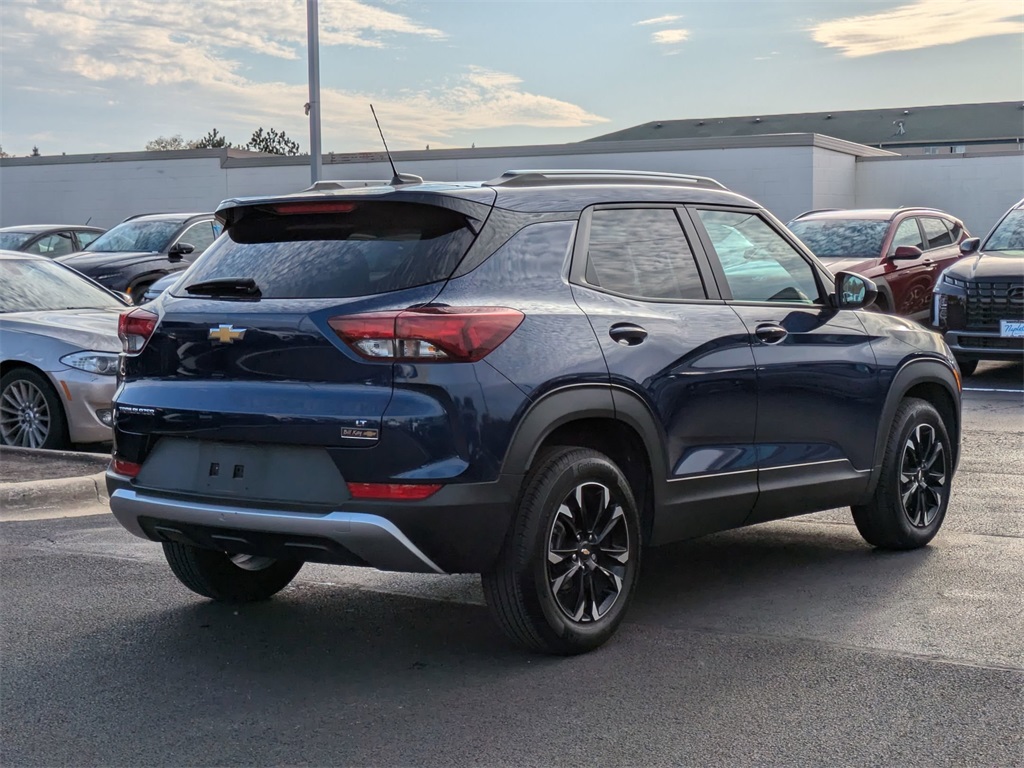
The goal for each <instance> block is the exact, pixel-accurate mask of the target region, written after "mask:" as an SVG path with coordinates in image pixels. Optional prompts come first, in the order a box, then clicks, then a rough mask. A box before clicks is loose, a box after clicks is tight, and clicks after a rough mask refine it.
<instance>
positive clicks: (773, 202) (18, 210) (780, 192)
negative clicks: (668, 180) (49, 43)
mask: <svg viewBox="0 0 1024 768" xmlns="http://www.w3.org/2000/svg"><path fill="white" fill-rule="evenodd" d="M514 149H516V150H517V151H516V152H515V153H514V154H513V155H512V156H497V155H496V153H491V154H490V155H489V156H488V154H487V153H486V152H485V151H481V156H480V157H479V158H477V157H465V153H464V152H462V153H459V155H460V156H457V157H452V156H451V155H452V154H453V153H446V152H443V151H436V152H430V153H424V152H417V153H408V154H409V155H411V157H409V158H403V157H401V156H400V155H399V156H397V157H396V163H397V164H398V168H399V170H400V171H402V172H404V173H415V174H418V175H420V176H422V177H423V178H425V179H428V180H436V181H466V180H473V181H477V180H486V179H491V178H495V177H496V176H499V175H500V174H501V173H503V172H504V171H506V170H509V169H517V168H602V169H616V170H646V171H663V172H671V173H689V174H697V175H702V176H711V177H713V178H716V179H718V180H719V181H721V182H722V183H723V184H725V185H726V186H728V187H729V188H730V189H733V190H735V191H737V192H739V193H740V194H744V195H747V196H749V197H751V198H753V199H754V200H757V201H758V202H759V203H761V204H763V205H765V206H766V207H767V208H768V209H769V210H771V211H772V212H773V213H775V214H776V215H777V216H779V217H780V218H782V219H783V220H787V217H792V216H793V215H795V214H797V213H799V212H800V211H803V210H806V209H807V208H810V207H812V197H813V195H812V181H813V173H812V169H813V165H814V163H815V162H816V158H823V157H828V156H829V155H833V154H841V153H838V152H833V151H831V150H827V149H820V148H816V147H812V146H810V145H806V146H783V147H776V146H770V147H739V148H735V147H734V148H728V149H694V150H671V151H663V150H650V151H639V152H637V151H617V152H609V151H603V152H602V151H595V152H582V151H581V147H580V145H573V147H572V151H571V152H567V153H566V154H564V155H559V154H553V153H551V152H550V151H548V152H545V153H538V154H536V155H528V154H525V153H523V152H522V150H521V149H520V148H514ZM133 154H135V153H133ZM137 154H140V155H141V154H142V153H137ZM182 154H183V153H174V155H175V156H174V157H171V156H170V153H168V157H166V158H165V157H161V156H157V157H156V158H155V159H154V158H144V159H134V158H132V159H124V160H116V159H110V160H107V161H100V162H71V161H70V158H68V159H65V158H54V159H53V161H52V162H47V160H49V158H42V159H40V160H39V161H33V162H24V161H22V162H19V163H13V164H12V163H4V164H3V165H2V166H0V226H10V225H15V224H38V223H84V222H85V221H86V220H89V219H91V223H93V224H96V225H98V226H105V227H110V226H113V225H114V224H116V223H118V222H120V221H122V220H123V219H124V218H125V217H127V216H129V215H132V214H135V213H145V212H157V211H168V212H172V211H173V212H177V211H204V210H213V209H214V208H215V207H216V206H217V204H218V203H219V202H220V201H221V200H224V199H226V198H229V197H244V196H249V195H263V194H275V193H287V192H295V191H298V190H301V189H304V188H305V187H307V186H309V167H308V165H304V164H296V163H294V161H293V160H292V159H291V158H289V160H288V161H282V159H278V158H271V159H269V160H267V159H263V158H252V159H250V158H244V159H242V160H239V159H237V158H228V159H226V160H225V158H224V156H223V153H217V152H216V151H212V150H207V151H206V152H205V153H204V152H202V151H198V152H191V153H185V154H191V155H196V154H206V156H203V157H183V156H182ZM424 155H435V157H436V159H435V158H434V157H425V156H424ZM113 157H116V156H113ZM379 157H380V159H379V160H376V159H375V158H374V160H371V161H348V162H339V163H335V164H331V163H326V164H325V165H324V178H334V179H379V180H385V181H386V180H388V179H390V178H391V168H390V166H389V165H388V163H387V161H386V159H385V158H384V157H383V155H381V156H379Z"/></svg>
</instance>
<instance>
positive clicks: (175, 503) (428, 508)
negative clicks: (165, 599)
mask: <svg viewBox="0 0 1024 768" xmlns="http://www.w3.org/2000/svg"><path fill="white" fill-rule="evenodd" d="M520 480H521V478H519V477H518V476H513V475H503V476H502V478H501V479H500V480H499V481H498V482H495V483H475V484H465V485H451V486H447V487H445V488H443V489H442V490H441V491H439V492H438V493H437V494H435V495H434V496H433V497H431V498H430V499H428V500H426V501H424V502H408V503H392V504H380V503H371V502H364V503H355V502H346V503H345V507H346V508H344V509H338V510H334V511H330V512H324V513H312V512H308V511H293V510H288V509H275V508H267V507H265V506H262V505H261V506H259V507H256V506H246V505H245V502H244V501H240V500H234V499H231V500H227V499H223V500H222V499H195V498H186V497H175V496H173V495H169V494H165V493H162V492H148V491H147V490H146V489H144V488H136V487H134V486H133V485H132V483H131V481H130V480H129V479H128V478H126V477H123V476H121V475H117V474H114V473H113V472H108V473H107V487H108V489H109V491H110V509H111V511H112V512H113V514H114V517H116V518H117V520H118V522H119V523H121V525H123V526H124V527H125V528H126V529H127V530H128V531H129V532H131V533H133V534H135V535H136V536H139V537H141V538H144V539H149V540H152V541H182V542H185V543H189V544H193V545H195V546H201V547H207V548H216V549H223V550H225V551H229V552H232V553H235V552H238V553H245V554H253V555H268V556H271V557H291V558H294V559H297V560H308V561H313V562H326V563H337V564H342V565H361V566H371V567H374V568H377V569H379V570H383V571H404V572H409V573H482V572H485V571H487V570H490V568H492V567H493V565H494V562H495V560H496V559H497V557H498V554H499V552H500V550H501V546H502V544H503V543H504V539H505V534H506V532H507V530H508V526H509V523H510V521H511V517H512V510H513V501H514V499H515V494H516V492H517V491H518V487H519V482H520ZM350 507H351V508H350Z"/></svg>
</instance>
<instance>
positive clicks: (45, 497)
mask: <svg viewBox="0 0 1024 768" xmlns="http://www.w3.org/2000/svg"><path fill="white" fill-rule="evenodd" d="M104 476H105V473H104V472H97V473H96V474H95V475H87V476H85V477H62V478H58V479H56V480H30V481H28V482H25V483H4V484H3V485H0V520H2V519H3V518H4V517H5V515H6V513H8V512H11V513H16V512H25V511H26V510H38V509H43V508H47V507H57V506H63V505H71V504H106V503H107V502H108V501H109V497H108V496H107V483H106V480H105V477H104Z"/></svg>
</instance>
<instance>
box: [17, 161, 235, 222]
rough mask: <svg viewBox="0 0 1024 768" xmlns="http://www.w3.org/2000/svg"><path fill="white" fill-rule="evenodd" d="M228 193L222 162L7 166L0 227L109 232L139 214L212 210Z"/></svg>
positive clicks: (119, 162)
mask: <svg viewBox="0 0 1024 768" xmlns="http://www.w3.org/2000/svg"><path fill="white" fill-rule="evenodd" d="M225 192H226V176H225V173H224V169H223V168H221V163H220V159H219V158H218V157H204V158H168V159H160V160H134V161H111V162H96V163H61V162H58V163H53V164H47V163H43V162H40V163H32V164H27V165H6V164H5V165H4V166H3V167H2V168H0V226H11V225H14V224H84V223H85V222H86V221H89V222H90V223H91V224H93V225H95V226H100V227H111V226H113V225H114V224H117V223H118V222H120V221H122V220H123V219H124V218H125V217H126V216H130V215H131V214H135V213H148V212H164V211H167V212H184V211H206V210H210V209H211V207H212V206H213V205H215V204H216V203H217V202H218V201H220V200H221V199H223V198H224V197H225Z"/></svg>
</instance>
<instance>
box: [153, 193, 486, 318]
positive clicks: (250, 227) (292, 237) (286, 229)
mask: <svg viewBox="0 0 1024 768" xmlns="http://www.w3.org/2000/svg"><path fill="white" fill-rule="evenodd" d="M339 206H340V207H343V208H344V210H338V211H335V212H331V213H316V214H310V215H305V214H298V215H296V214H286V215H280V214H275V213H274V212H273V211H272V210H271V209H263V210H256V211H253V212H251V213H248V214H247V215H246V216H245V217H243V218H241V219H240V220H239V221H238V222H237V223H236V224H235V225H234V226H232V227H230V228H229V229H228V230H227V235H226V236H223V237H221V238H219V239H218V240H217V242H215V243H214V244H213V245H212V246H210V248H209V249H208V250H207V251H206V253H204V254H203V258H202V259H200V260H199V261H197V262H196V263H195V265H194V266H193V267H192V268H191V269H189V271H188V273H187V274H186V276H185V279H184V280H182V281H181V282H179V283H178V284H177V286H176V287H175V288H174V289H173V292H174V295H177V296H186V295H192V296H196V295H200V294H210V293H216V292H217V291H216V288H214V289H201V288H199V285H200V284H201V283H210V281H214V284H215V286H216V284H217V281H234V282H235V283H238V281H240V280H241V281H246V280H252V281H253V282H254V283H255V287H256V288H257V289H258V290H259V294H260V295H261V296H262V297H263V298H266V299H311V298H345V297H349V296H369V295H371V294H376V293H384V292H387V291H397V290H402V289H404V288H412V287H414V286H418V285H426V284H427V283H433V282H435V281H438V280H444V279H445V278H447V277H448V276H449V275H450V274H451V273H452V271H453V270H454V269H455V267H456V265H457V264H458V263H459V260H460V259H461V258H462V256H463V255H464V254H465V253H466V251H467V250H468V249H469V246H470V244H472V242H473V232H472V231H471V230H470V229H469V228H468V227H467V226H466V219H465V217H464V216H462V215H461V214H459V213H456V212H454V211H452V210H449V209H446V208H439V207H435V206H432V205H422V204H418V203H393V202H359V203H340V204H339ZM190 288H194V290H191V291H190V290H189V289H190ZM225 290H227V289H225Z"/></svg>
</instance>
